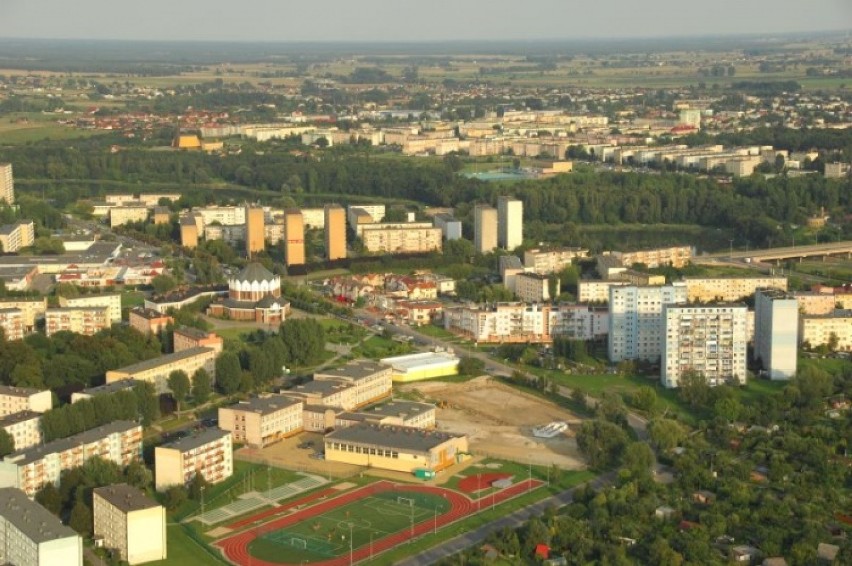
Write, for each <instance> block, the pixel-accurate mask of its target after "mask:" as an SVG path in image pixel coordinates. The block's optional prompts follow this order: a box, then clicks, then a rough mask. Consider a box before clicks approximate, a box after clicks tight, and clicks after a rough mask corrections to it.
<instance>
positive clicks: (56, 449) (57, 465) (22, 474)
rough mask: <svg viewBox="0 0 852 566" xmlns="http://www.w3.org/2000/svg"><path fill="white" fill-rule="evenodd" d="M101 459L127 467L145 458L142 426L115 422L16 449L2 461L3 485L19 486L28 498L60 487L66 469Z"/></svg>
mask: <svg viewBox="0 0 852 566" xmlns="http://www.w3.org/2000/svg"><path fill="white" fill-rule="evenodd" d="M95 456H98V457H100V458H103V459H104V460H109V461H110V462H114V463H116V464H118V465H119V466H121V467H124V466H127V465H128V464H130V463H131V462H133V461H136V460H139V459H140V458H141V457H142V426H141V425H139V424H138V423H134V422H130V421H115V422H112V423H109V424H105V425H103V426H99V427H97V428H93V429H91V430H87V431H85V432H81V433H80V434H75V435H74V436H69V437H68V438H62V439H59V440H54V441H53V442H48V443H47V444H43V445H41V446H34V447H32V448H27V449H25V450H16V451H15V452H13V453H12V454H9V455H8V456H6V457H5V458H3V461H2V462H0V486H2V487H17V488H18V489H21V490H23V492H24V493H26V494H27V495H28V496H29V497H33V496H34V495H35V494H36V492H37V491H38V490H39V489H41V488H42V487H43V486H44V485H45V484H48V483H52V484H53V485H58V484H59V477H60V475H61V473H62V472H64V471H65V470H70V469H72V468H77V467H79V466H82V465H83V464H84V463H86V461H88V460H89V459H90V458H93V457H95Z"/></svg>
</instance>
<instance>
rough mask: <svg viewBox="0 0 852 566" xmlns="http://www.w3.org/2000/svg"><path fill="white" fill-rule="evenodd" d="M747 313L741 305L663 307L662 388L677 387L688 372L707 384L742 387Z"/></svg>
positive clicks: (743, 381)
mask: <svg viewBox="0 0 852 566" xmlns="http://www.w3.org/2000/svg"><path fill="white" fill-rule="evenodd" d="M746 311H747V309H746V306H745V305H744V304H736V305H734V304H711V305H675V304H666V305H665V306H664V307H663V320H664V325H665V330H664V333H665V337H664V340H663V352H662V360H661V362H660V373H661V378H662V382H663V385H664V386H665V387H668V388H672V387H678V385H679V382H680V379H681V377H682V376H683V375H684V373H685V372H688V371H695V372H698V373H699V374H701V375H702V376H703V377H704V379H706V380H707V383H709V384H710V385H721V384H723V383H735V384H740V385H744V384H745V382H746V377H747V372H746V345H747V342H748V337H747V335H746Z"/></svg>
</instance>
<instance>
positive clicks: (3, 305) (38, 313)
mask: <svg viewBox="0 0 852 566" xmlns="http://www.w3.org/2000/svg"><path fill="white" fill-rule="evenodd" d="M0 309H20V310H21V316H22V319H21V320H22V324H23V326H24V333H25V334H26V333H29V332H33V331H34V330H35V329H36V321H38V320H41V319H43V318H44V313H45V312H46V311H47V298H41V299H9V298H6V299H0Z"/></svg>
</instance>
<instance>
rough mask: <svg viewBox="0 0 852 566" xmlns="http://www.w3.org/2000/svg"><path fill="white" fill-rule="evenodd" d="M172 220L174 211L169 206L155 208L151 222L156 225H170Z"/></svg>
mask: <svg viewBox="0 0 852 566" xmlns="http://www.w3.org/2000/svg"><path fill="white" fill-rule="evenodd" d="M171 219H172V211H171V210H169V207H167V206H155V207H154V215H153V216H152V218H151V221H152V222H153V223H154V224H168V223H169V222H170V221H171Z"/></svg>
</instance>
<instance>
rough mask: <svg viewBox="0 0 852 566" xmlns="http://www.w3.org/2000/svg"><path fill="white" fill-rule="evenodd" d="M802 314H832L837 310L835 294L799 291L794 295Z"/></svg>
mask: <svg viewBox="0 0 852 566" xmlns="http://www.w3.org/2000/svg"><path fill="white" fill-rule="evenodd" d="M793 297H795V299H796V303H798V305H799V312H801V313H802V314H830V313H832V312H834V310H835V309H836V308H837V300H836V299H835V297H834V294H833V293H813V292H805V291H799V292H795V293H793Z"/></svg>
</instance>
